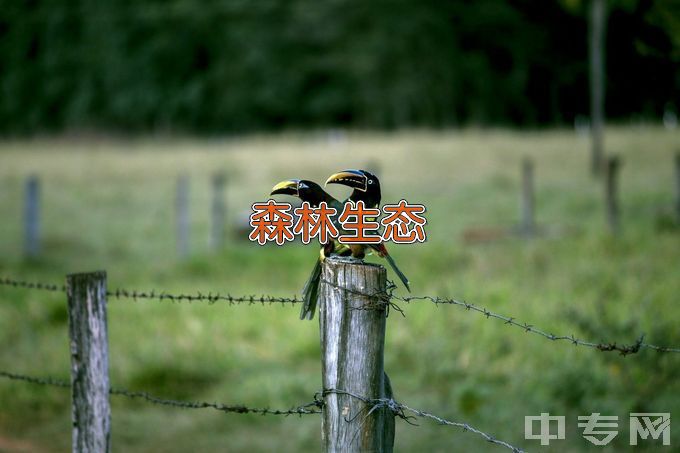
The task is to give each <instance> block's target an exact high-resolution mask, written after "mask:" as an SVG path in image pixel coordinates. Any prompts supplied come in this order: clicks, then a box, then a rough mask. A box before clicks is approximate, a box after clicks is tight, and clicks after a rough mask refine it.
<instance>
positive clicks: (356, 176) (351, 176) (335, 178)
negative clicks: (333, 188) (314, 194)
mask: <svg viewBox="0 0 680 453" xmlns="http://www.w3.org/2000/svg"><path fill="white" fill-rule="evenodd" d="M367 181H368V178H367V177H366V175H364V174H363V172H361V171H360V170H343V171H341V172H339V173H335V174H333V175H331V176H330V178H328V179H327V180H326V185H328V184H342V185H343V186H348V187H352V188H354V189H359V190H363V191H366V185H367Z"/></svg>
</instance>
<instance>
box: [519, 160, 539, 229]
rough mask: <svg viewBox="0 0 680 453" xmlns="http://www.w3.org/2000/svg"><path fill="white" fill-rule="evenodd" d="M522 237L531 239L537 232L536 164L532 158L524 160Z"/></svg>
mask: <svg viewBox="0 0 680 453" xmlns="http://www.w3.org/2000/svg"><path fill="white" fill-rule="evenodd" d="M520 210H521V214H522V223H521V225H520V232H521V234H522V236H525V237H531V236H533V235H534V233H535V232H536V222H535V220H534V163H533V162H532V161H531V159H530V158H528V157H525V158H524V159H522V199H521V203H520Z"/></svg>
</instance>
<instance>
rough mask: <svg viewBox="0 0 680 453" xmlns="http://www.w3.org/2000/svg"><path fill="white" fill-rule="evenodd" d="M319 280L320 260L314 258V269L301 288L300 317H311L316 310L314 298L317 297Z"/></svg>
mask: <svg viewBox="0 0 680 453" xmlns="http://www.w3.org/2000/svg"><path fill="white" fill-rule="evenodd" d="M320 280H321V261H320V260H316V264H314V269H312V273H311V275H310V276H309V279H307V282H306V283H305V286H304V288H302V309H301V310H300V319H305V318H307V319H310V320H311V319H312V318H313V317H314V312H315V311H316V300H317V298H318V297H319V281H320Z"/></svg>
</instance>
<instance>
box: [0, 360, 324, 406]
mask: <svg viewBox="0 0 680 453" xmlns="http://www.w3.org/2000/svg"><path fill="white" fill-rule="evenodd" d="M0 377H2V378H6V379H9V380H13V381H22V382H28V383H30V384H36V385H44V386H53V387H61V388H70V387H71V383H70V382H69V381H66V380H64V379H56V378H53V377H36V376H28V375H25V374H17V373H11V372H8V371H2V370H0ZM109 393H110V394H111V395H117V396H124V397H127V398H130V399H142V400H144V401H146V402H149V403H152V404H157V405H161V406H171V407H176V408H180V409H207V408H209V409H215V410H217V411H220V412H226V413H236V414H260V415H308V414H320V413H321V407H320V402H319V401H318V400H317V399H316V398H315V399H314V401H312V402H311V403H307V404H304V405H300V406H297V407H294V408H291V409H286V410H282V409H269V408H253V407H248V406H244V405H242V404H237V405H226V404H222V403H215V402H207V401H179V400H172V399H167V398H160V397H157V396H154V395H152V394H150V393H148V392H140V391H131V390H127V389H123V388H116V387H111V389H110V390H109Z"/></svg>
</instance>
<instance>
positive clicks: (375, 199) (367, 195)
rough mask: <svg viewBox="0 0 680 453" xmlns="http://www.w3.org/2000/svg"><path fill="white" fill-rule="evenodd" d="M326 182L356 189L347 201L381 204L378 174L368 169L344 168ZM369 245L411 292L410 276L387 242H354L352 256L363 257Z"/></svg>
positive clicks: (371, 206)
mask: <svg viewBox="0 0 680 453" xmlns="http://www.w3.org/2000/svg"><path fill="white" fill-rule="evenodd" d="M326 184H342V185H344V186H348V187H351V188H353V189H354V190H352V193H351V194H350V196H349V198H347V200H345V203H346V202H348V201H352V202H354V203H356V202H358V201H363V202H364V206H365V207H366V208H377V207H379V206H380V199H381V197H382V194H381V191H380V180H379V179H378V177H377V176H376V175H374V174H373V173H370V172H368V171H366V170H344V171H341V172H339V173H335V174H333V175H331V176H330V177H329V178H328V180H326ZM367 247H370V248H371V249H373V250H374V251H375V252H376V253H377V254H378V256H380V257H381V258H385V259H386V260H387V262H388V263H389V264H390V266H391V267H392V270H394V272H395V273H396V274H397V276H398V277H399V279H400V280H401V282H402V283H403V284H404V286H405V287H406V289H407V290H408V291H409V292H410V291H411V288H410V287H409V284H408V278H406V276H405V275H404V273H403V272H401V270H399V267H398V266H397V263H395V262H394V259H393V258H392V256H390V254H389V253H388V252H387V247H385V244H383V243H379V244H356V245H355V244H352V245H350V249H351V250H352V256H353V257H354V258H360V259H363V258H364V256H365V254H366V248H367Z"/></svg>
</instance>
